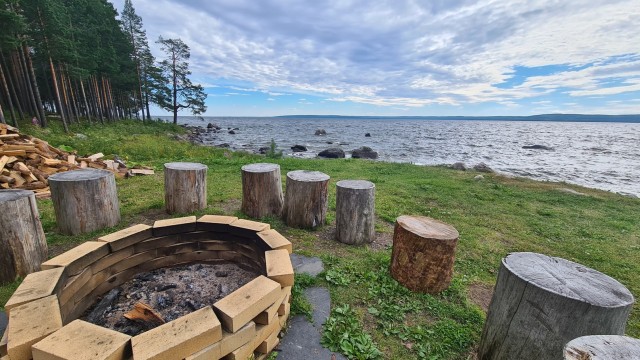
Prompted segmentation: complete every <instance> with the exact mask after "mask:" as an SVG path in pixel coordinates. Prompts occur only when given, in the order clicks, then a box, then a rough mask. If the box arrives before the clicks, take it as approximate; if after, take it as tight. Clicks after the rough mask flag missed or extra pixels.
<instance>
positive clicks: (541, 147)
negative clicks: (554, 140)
mask: <svg viewBox="0 0 640 360" xmlns="http://www.w3.org/2000/svg"><path fill="white" fill-rule="evenodd" d="M522 148H523V149H531V150H553V148H552V147H549V146H546V145H539V144H536V145H525V146H523V147H522Z"/></svg>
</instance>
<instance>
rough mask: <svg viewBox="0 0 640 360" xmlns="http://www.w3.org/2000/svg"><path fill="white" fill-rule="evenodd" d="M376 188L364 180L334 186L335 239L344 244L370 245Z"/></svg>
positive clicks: (373, 224)
mask: <svg viewBox="0 0 640 360" xmlns="http://www.w3.org/2000/svg"><path fill="white" fill-rule="evenodd" d="M375 195H376V186H375V185H374V184H373V183H372V182H370V181H366V180H342V181H338V183H337V184H336V239H338V241H340V242H342V243H345V244H353V245H360V244H364V243H371V242H372V241H373V239H374V237H375V234H376V232H375V228H374V226H375Z"/></svg>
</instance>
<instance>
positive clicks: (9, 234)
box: [0, 190, 47, 284]
mask: <svg viewBox="0 0 640 360" xmlns="http://www.w3.org/2000/svg"><path fill="white" fill-rule="evenodd" d="M46 259H47V240H46V238H45V235H44V231H43V230H42V224H41V223H40V216H39V213H38V207H37V204H36V197H35V194H34V193H33V192H32V191H27V190H1V191H0V264H2V266H0V284H6V283H8V282H11V281H14V280H15V279H16V277H17V276H20V277H24V276H26V275H27V274H30V273H32V272H35V271H39V270H40V264H41V263H42V262H43V261H45V260H46Z"/></svg>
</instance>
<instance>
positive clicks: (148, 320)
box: [124, 301, 166, 328]
mask: <svg viewBox="0 0 640 360" xmlns="http://www.w3.org/2000/svg"><path fill="white" fill-rule="evenodd" d="M124 317H125V318H127V319H129V320H131V321H135V322H138V323H141V324H143V325H145V327H147V328H154V327H156V326H160V325H162V324H164V323H166V321H165V320H164V319H163V318H162V315H160V314H158V313H157V312H156V311H155V310H153V308H152V307H151V306H149V305H147V304H145V303H143V302H140V301H138V302H137V303H135V304H134V305H133V309H131V311H129V312H128V313H126V314H124Z"/></svg>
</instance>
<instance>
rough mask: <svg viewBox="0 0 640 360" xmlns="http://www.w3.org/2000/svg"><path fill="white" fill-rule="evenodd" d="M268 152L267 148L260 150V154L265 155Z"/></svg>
mask: <svg viewBox="0 0 640 360" xmlns="http://www.w3.org/2000/svg"><path fill="white" fill-rule="evenodd" d="M267 151H269V148H268V147H267V146H263V147H261V148H260V149H258V153H260V154H262V155H264V154H266V153H267Z"/></svg>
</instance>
